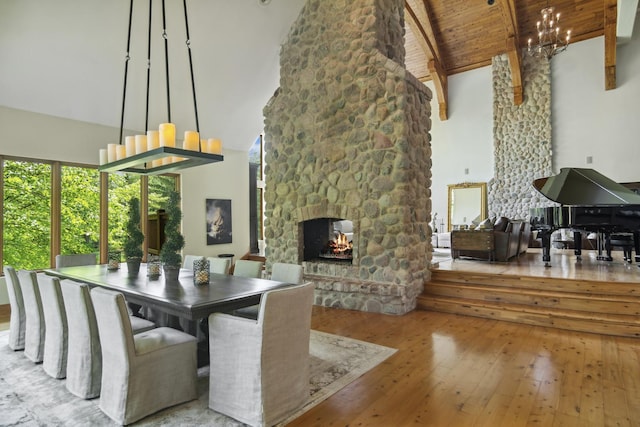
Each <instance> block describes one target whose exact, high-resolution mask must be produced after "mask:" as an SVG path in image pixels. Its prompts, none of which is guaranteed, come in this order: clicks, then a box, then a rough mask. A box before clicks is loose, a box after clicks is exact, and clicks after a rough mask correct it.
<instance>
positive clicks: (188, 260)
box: [182, 255, 202, 270]
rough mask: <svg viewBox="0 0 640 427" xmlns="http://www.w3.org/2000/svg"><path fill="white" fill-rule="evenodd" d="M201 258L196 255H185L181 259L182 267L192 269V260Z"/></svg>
mask: <svg viewBox="0 0 640 427" xmlns="http://www.w3.org/2000/svg"><path fill="white" fill-rule="evenodd" d="M200 258H202V257H201V256H198V255H185V256H184V259H183V260H182V268H186V269H187V270H193V261H195V260H197V259H200Z"/></svg>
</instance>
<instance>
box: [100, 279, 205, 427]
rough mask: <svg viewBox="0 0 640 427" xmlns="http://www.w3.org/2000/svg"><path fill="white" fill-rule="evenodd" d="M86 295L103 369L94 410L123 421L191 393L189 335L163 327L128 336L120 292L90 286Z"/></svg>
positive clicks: (192, 346) (193, 363) (193, 370)
mask: <svg viewBox="0 0 640 427" xmlns="http://www.w3.org/2000/svg"><path fill="white" fill-rule="evenodd" d="M91 300H92V302H93V306H94V309H95V313H96V320H97V322H98V331H99V333H100V343H101V346H102V369H103V372H104V373H105V375H102V389H101V392H100V409H101V410H102V411H103V412H104V413H105V414H106V415H108V416H109V417H110V418H112V419H113V420H114V421H116V422H119V423H120V424H123V425H125V424H130V423H133V422H135V421H137V420H139V419H141V418H143V417H145V416H147V415H150V414H153V413H154V412H157V411H159V410H161V409H164V408H168V407H170V406H173V405H177V404H179V403H183V402H187V401H189V400H193V399H195V398H197V389H196V387H197V356H196V338H195V337H193V336H191V335H189V334H186V333H184V332H180V331H177V330H175V329H171V328H164V327H162V328H156V329H152V330H150V331H146V332H143V333H140V334H136V335H134V334H133V331H132V329H131V322H130V320H129V316H128V314H127V307H126V303H125V300H124V296H123V295H122V294H121V293H119V292H113V291H110V290H106V289H102V288H94V289H92V290H91ZM107 373H108V374H107Z"/></svg>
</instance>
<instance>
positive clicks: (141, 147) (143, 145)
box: [136, 135, 147, 154]
mask: <svg viewBox="0 0 640 427" xmlns="http://www.w3.org/2000/svg"><path fill="white" fill-rule="evenodd" d="M145 151H147V136H146V135H136V154H140V153H144V152H145Z"/></svg>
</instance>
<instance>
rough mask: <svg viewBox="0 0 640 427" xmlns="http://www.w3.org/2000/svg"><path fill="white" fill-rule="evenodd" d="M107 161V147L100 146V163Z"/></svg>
mask: <svg viewBox="0 0 640 427" xmlns="http://www.w3.org/2000/svg"><path fill="white" fill-rule="evenodd" d="M108 161H109V156H108V154H107V149H106V148H101V149H100V164H101V165H104V164H105V163H107V162H108Z"/></svg>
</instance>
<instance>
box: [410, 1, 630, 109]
mask: <svg viewBox="0 0 640 427" xmlns="http://www.w3.org/2000/svg"><path fill="white" fill-rule="evenodd" d="M548 5H550V6H554V7H555V11H556V12H559V13H560V14H561V16H560V27H561V29H562V31H563V33H564V31H565V30H568V29H570V30H571V42H572V43H575V42H578V41H582V40H587V39H590V38H593V37H597V36H602V35H604V37H605V51H604V57H603V67H604V68H605V83H604V84H605V88H606V89H607V90H608V89H614V88H615V87H616V75H615V67H616V39H617V37H616V36H617V32H627V31H631V30H632V29H633V19H634V18H635V16H636V11H637V8H638V1H637V0H631V1H626V0H624V1H621V2H620V5H618V2H617V1H616V0H554V1H551V2H549V1H547V0H527V1H523V0H520V1H517V0H406V1H405V23H406V41H405V48H406V67H407V69H408V70H409V71H410V72H411V73H412V74H413V75H415V76H416V77H417V78H419V79H420V80H422V81H426V80H433V82H434V86H435V88H436V92H437V97H438V103H439V115H440V118H441V119H442V120H446V118H447V87H448V83H447V81H448V79H447V77H448V76H450V75H452V74H456V73H461V72H464V71H468V70H472V69H475V68H479V67H483V66H486V65H489V64H491V58H493V57H494V56H496V55H501V54H505V53H506V54H507V55H508V56H509V62H510V66H511V74H512V81H513V88H514V103H515V104H520V103H521V102H522V100H523V93H522V84H521V80H522V78H521V74H522V70H521V68H522V66H521V55H522V48H525V47H526V46H527V40H528V39H529V38H532V39H533V40H534V43H535V40H536V39H537V34H536V30H535V29H536V22H537V21H540V16H541V15H540V11H541V10H542V9H543V8H544V7H546V6H548ZM618 9H620V10H618ZM618 12H620V16H621V17H622V18H621V24H624V28H621V29H618V28H617V27H618ZM629 15H630V16H631V22H630V24H629V23H628V21H627V18H628V17H629ZM629 25H630V27H631V30H629V29H628V27H629ZM622 36H623V37H624V34H622ZM629 36H630V35H629Z"/></svg>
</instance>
